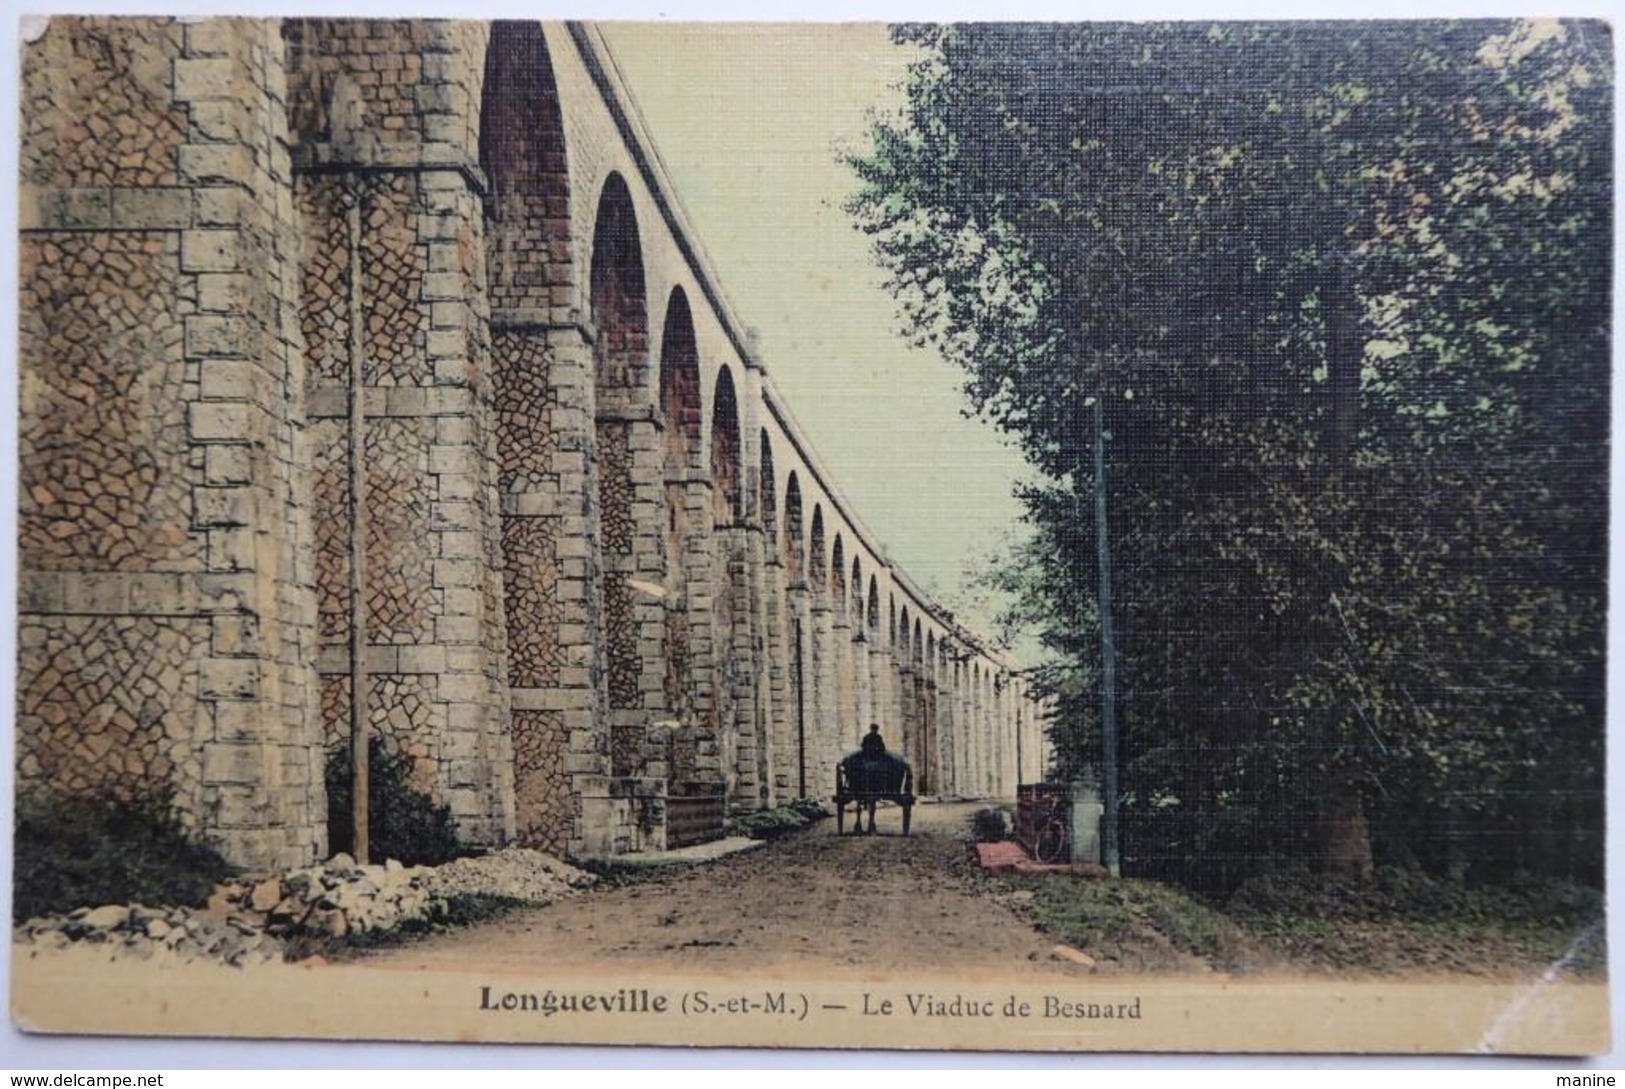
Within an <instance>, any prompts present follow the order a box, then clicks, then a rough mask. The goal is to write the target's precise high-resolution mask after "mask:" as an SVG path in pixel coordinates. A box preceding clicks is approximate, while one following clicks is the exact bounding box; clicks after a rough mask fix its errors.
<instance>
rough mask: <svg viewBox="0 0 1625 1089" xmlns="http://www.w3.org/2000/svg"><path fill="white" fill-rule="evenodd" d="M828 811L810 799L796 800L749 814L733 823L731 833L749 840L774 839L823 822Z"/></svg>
mask: <svg viewBox="0 0 1625 1089" xmlns="http://www.w3.org/2000/svg"><path fill="white" fill-rule="evenodd" d="M828 816H829V811H828V810H827V809H825V808H824V806H823V804H822V803H820V802H818V801H815V800H814V799H812V798H798V799H796V800H795V801H793V802H790V803H788V804H786V805H781V806H778V807H776V808H774V809H763V810H760V811H759V812H756V813H749V814H747V815H745V816H743V817H740V818H739V819H738V820H736V821H734V822H733V829H732V831H733V833H734V835H737V836H749V837H750V838H751V839H774V838H776V837H778V836H782V835H785V834H786V833H788V832H796V831H799V830H801V829H803V828H806V827H807V826H808V825H810V824H812V823H813V822H814V821H818V820H823V819H824V818H825V817H828Z"/></svg>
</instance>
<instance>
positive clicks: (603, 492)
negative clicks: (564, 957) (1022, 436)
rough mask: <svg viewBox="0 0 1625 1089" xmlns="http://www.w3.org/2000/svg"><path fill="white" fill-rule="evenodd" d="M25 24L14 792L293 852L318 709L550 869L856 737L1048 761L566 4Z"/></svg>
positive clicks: (315, 824)
mask: <svg viewBox="0 0 1625 1089" xmlns="http://www.w3.org/2000/svg"><path fill="white" fill-rule="evenodd" d="M23 50H24V56H23V65H22V81H23V89H22V96H23V101H22V107H23V108H22V123H21V132H20V135H21V149H20V165H21V179H20V182H21V209H20V216H21V219H20V227H21V238H20V248H21V265H20V272H21V298H20V304H19V312H20V356H19V358H20V369H21V387H20V389H21V392H20V410H21V419H20V467H21V480H20V489H19V505H20V509H19V535H20V557H21V559H20V564H19V579H20V587H19V593H20V602H19V663H18V666H19V672H18V688H17V754H16V759H17V780H18V788H19V792H20V796H22V797H34V798H48V797H61V796H73V795H81V796H83V795H93V796H114V797H124V798H135V797H138V796H143V795H146V796H157V797H160V798H162V799H164V800H165V801H167V802H169V803H170V804H172V805H174V806H175V807H176V809H177V810H178V811H179V812H180V813H181V814H182V816H183V819H184V820H185V821H186V822H187V823H188V824H189V825H190V826H191V827H193V828H194V829H196V830H197V831H198V832H199V833H200V834H202V835H204V836H206V837H207V838H208V839H210V840H211V841H212V842H214V843H215V844H217V845H218V846H220V847H221V848H222V849H223V850H224V852H225V853H226V854H227V856H228V857H229V858H231V859H232V860H233V861H235V862H238V863H240V864H243V865H246V866H251V867H261V868H272V867H282V866H292V865H299V864H304V863H306V862H309V861H310V860H312V859H314V858H317V857H320V856H322V855H323V854H324V853H325V852H326V849H327V844H326V798H325V791H324V786H323V762H324V759H325V756H326V753H327V752H328V751H329V750H330V749H332V748H334V747H336V746H338V745H340V744H342V743H343V739H345V738H347V737H348V736H349V733H350V730H351V728H352V722H353V721H359V722H360V723H362V724H364V725H365V726H366V727H367V728H368V729H369V730H370V731H372V732H373V733H374V734H376V735H378V736H379V737H381V738H382V739H383V740H384V743H385V744H386V745H387V746H388V747H389V748H390V749H391V750H393V751H396V752H398V753H401V754H404V755H406V756H408V757H409V758H410V760H411V764H412V767H413V768H414V769H415V771H414V776H415V779H416V781H417V784H418V785H419V787H420V788H421V789H423V790H424V791H425V792H427V793H429V794H431V795H432V796H433V797H434V798H435V799H437V800H438V801H440V802H443V803H445V804H447V805H449V806H450V808H451V810H452V813H453V814H454V816H455V818H456V820H457V823H458V826H459V829H460V832H461V834H462V835H463V836H464V837H465V838H466V839H467V840H468V841H469V842H471V843H477V844H501V843H513V842H517V843H522V844H529V845H535V846H538V847H541V848H544V849H548V850H552V851H555V852H566V851H568V852H571V853H574V854H578V855H606V854H614V853H620V852H627V851H636V850H646V849H658V848H661V847H664V846H666V845H668V844H670V843H677V842H682V841H686V840H687V839H690V838H704V837H706V836H709V835H715V834H720V832H721V830H722V822H723V820H724V819H725V814H738V813H742V812H747V811H750V810H753V809H757V808H760V807H764V806H771V805H775V804H778V803H780V802H781V801H784V800H788V799H790V798H794V797H798V796H804V795H810V796H824V797H827V796H828V795H829V794H830V792H831V791H832V790H833V786H834V782H833V778H834V772H833V764H834V762H835V760H836V759H837V758H838V756H839V755H840V754H841V753H843V752H844V751H846V750H849V749H851V748H853V747H855V745H856V744H857V742H858V740H859V737H860V736H861V734H862V733H863V731H864V727H865V725H866V724H867V723H869V722H871V721H872V722H877V723H879V724H880V726H881V727H882V729H883V731H884V733H885V736H886V738H887V739H888V741H889V742H890V744H891V745H892V747H893V748H899V747H900V748H901V749H902V751H903V753H904V755H906V757H907V758H908V759H909V760H910V761H911V762H912V763H913V765H914V767H915V769H916V775H917V789H918V791H919V792H920V793H923V794H927V795H933V794H935V795H979V796H1001V797H1002V796H1007V795H1010V794H1012V793H1013V791H1014V787H1015V784H1016V783H1017V781H1018V780H1032V779H1037V778H1040V777H1041V776H1042V773H1043V768H1042V766H1041V756H1040V752H1041V738H1042V723H1041V718H1042V714H1043V709H1042V707H1041V706H1039V705H1038V704H1037V703H1036V702H1035V701H1034V700H1033V699H1032V698H1030V697H1029V695H1028V694H1027V692H1026V691H1025V690H1024V686H1023V683H1022V680H1021V678H1020V677H1019V676H1018V675H1016V674H1015V673H1014V672H1013V671H1012V669H1011V668H1010V667H1009V665H1008V664H1007V663H1006V662H1005V661H1004V660H1002V659H1001V658H1000V656H999V655H998V654H997V653H996V652H995V651H994V650H992V649H991V648H990V647H989V645H988V644H987V643H986V642H984V641H982V640H980V639H978V637H977V636H976V635H975V634H974V633H972V632H970V631H967V630H966V629H965V628H963V627H962V626H960V625H959V624H958V623H956V622H955V621H954V619H953V618H952V617H951V616H950V615H948V614H947V613H946V612H945V611H944V610H943V609H941V608H939V607H938V606H937V605H935V604H933V602H932V601H931V600H930V599H929V598H928V597H927V596H926V595H925V594H923V593H922V592H921V591H920V590H919V588H918V587H917V586H915V585H914V584H913V583H911V582H910V581H909V579H908V577H907V575H905V574H904V572H902V571H901V570H899V569H898V567H897V566H896V565H895V564H893V563H892V562H891V561H890V560H889V559H888V558H887V554H886V551H885V549H884V548H883V546H882V544H881V542H879V541H877V540H876V539H875V538H874V536H873V535H872V534H871V533H870V532H869V531H868V530H867V529H865V527H864V526H863V524H862V522H861V521H860V520H859V519H858V517H857V516H856V514H855V513H854V512H853V510H852V509H851V507H850V505H849V504H848V502H847V501H846V500H845V499H844V498H843V497H842V495H841V492H840V490H839V488H838V487H837V485H836V482H835V481H834V480H832V479H831V477H830V474H829V473H828V471H827V470H826V469H825V468H824V467H823V466H822V465H821V464H820V461H819V458H818V456H817V453H816V451H815V450H814V449H813V448H812V447H811V446H810V444H809V443H808V441H807V438H806V436H805V435H804V434H803V433H802V432H801V430H800V429H799V428H798V427H797V425H796V422H795V419H794V417H793V416H792V414H791V412H790V410H789V407H788V406H787V405H786V404H785V403H784V401H783V399H782V398H781V397H780V395H779V394H778V393H777V392H776V391H775V389H774V386H773V384H772V382H771V381H770V380H769V377H768V371H767V367H766V365H765V363H764V361H763V360H762V359H761V358H760V356H759V353H758V352H757V350H756V349H755V347H754V346H753V343H752V339H751V337H750V336H749V335H748V334H747V332H746V329H745V327H744V326H743V325H742V324H741V322H740V320H739V318H738V316H737V315H736V314H735V313H734V312H733V310H732V309H731V308H730V306H729V303H728V301H727V299H726V296H725V295H724V293H723V290H722V286H721V285H720V284H719V283H718V280H717V277H716V275H715V272H714V271H713V269H712V267H711V265H710V263H709V262H708V260H707V258H706V256H705V253H704V251H703V249H702V248H701V246H700V245H699V243H698V240H697V239H696V237H695V234H694V232H693V231H692V230H691V229H690V227H689V226H688V224H687V223H686V221H685V218H684V213H683V210H682V208H681V206H680V204H679V203H678V200H677V197H676V194H675V193H674V191H673V188H672V185H671V182H670V180H669V178H668V177H667V175H666V173H665V171H664V169H663V167H662V165H661V162H660V159H659V157H658V155H657V154H656V153H655V150H654V147H653V145H652V143H651V142H650V139H649V137H648V135H647V133H646V132H645V130H644V127H643V124H642V122H641V120H640V117H639V114H638V111H637V109H636V107H635V105H634V104H633V102H632V99H631V97H630V96H629V95H628V93H627V90H626V88H625V86H624V85H623V83H622V80H621V78H620V77H619V75H618V73H617V70H616V65H615V60H614V58H613V56H612V55H611V53H610V52H609V50H608V48H607V47H606V44H605V42H604V40H603V38H602V37H601V36H600V34H599V32H598V31H597V30H596V29H595V28H594V27H593V26H592V25H590V24H578V23H571V24H559V25H555V24H546V25H544V24H539V23H523V22H499V23H494V24H493V23H485V22H464V21H369V20H328V19H291V20H243V19H209V20H189V19H122V18H118V19H113V18H65V17H53V18H51V19H50V20H49V21H45V22H41V21H35V22H33V23H31V24H29V26H28V28H27V30H26V33H25V44H24V46H23ZM876 471H880V472H883V471H885V469H884V467H883V466H877V467H876ZM352 703H354V704H355V706H354V707H352Z"/></svg>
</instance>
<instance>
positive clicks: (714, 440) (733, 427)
mask: <svg viewBox="0 0 1625 1089" xmlns="http://www.w3.org/2000/svg"><path fill="white" fill-rule="evenodd" d="M740 447H741V443H740V436H739V402H738V399H737V398H736V397H735V395H734V380H733V374H732V373H730V372H729V370H728V368H727V367H723V368H721V369H720V370H719V371H718V372H717V389H716V393H715V394H714V395H713V397H712V401H711V495H712V502H713V504H714V511H715V514H716V524H717V526H718V527H722V526H734V525H736V524H738V523H739V522H740V521H741V520H742V519H743V518H744V515H745V509H744V503H743V499H744V489H743V488H742V487H740V483H741V478H742V476H743V473H742V466H741V464H740V455H741V453H742V451H741V449H740Z"/></svg>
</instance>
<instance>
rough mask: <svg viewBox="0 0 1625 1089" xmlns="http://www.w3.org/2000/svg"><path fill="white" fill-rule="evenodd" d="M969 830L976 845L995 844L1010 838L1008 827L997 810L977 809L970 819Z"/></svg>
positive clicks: (1002, 815)
mask: <svg viewBox="0 0 1625 1089" xmlns="http://www.w3.org/2000/svg"><path fill="white" fill-rule="evenodd" d="M970 830H971V835H972V836H973V837H974V838H975V840H976V842H977V843H996V842H998V841H999V840H1002V839H1009V838H1010V826H1009V824H1007V823H1006V822H1005V819H1004V814H1003V813H1002V812H1000V811H999V810H997V809H992V808H988V809H978V810H977V811H976V815H975V816H973V817H971V823H970Z"/></svg>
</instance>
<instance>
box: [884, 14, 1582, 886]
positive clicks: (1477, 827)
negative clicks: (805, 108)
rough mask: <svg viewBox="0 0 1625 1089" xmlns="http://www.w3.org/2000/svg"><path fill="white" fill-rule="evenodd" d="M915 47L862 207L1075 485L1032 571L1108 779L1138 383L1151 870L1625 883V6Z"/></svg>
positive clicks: (1059, 662) (1217, 877)
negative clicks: (1098, 537) (1620, 65)
mask: <svg viewBox="0 0 1625 1089" xmlns="http://www.w3.org/2000/svg"><path fill="white" fill-rule="evenodd" d="M894 37H895V38H896V39H897V40H898V41H899V42H900V43H903V44H905V45H907V46H909V47H911V48H914V49H915V50H917V57H918V59H917V61H916V62H915V63H914V64H913V65H912V67H911V70H910V76H909V81H908V85H907V93H908V97H907V103H906V106H905V107H904V108H903V110H902V112H901V114H900V115H899V116H896V117H891V118H882V119H880V120H878V121H877V122H876V124H875V126H874V128H873V140H874V143H873V149H872V151H871V152H870V153H868V154H867V155H866V156H864V157H862V158H859V159H857V160H855V161H854V163H853V165H854V167H855V169H856V171H857V173H858V176H859V179H860V188H859V191H858V194H857V196H856V197H855V198H854V200H853V203H852V210H853V212H854V213H855V215H856V216H857V218H858V220H859V222H860V225H861V226H862V227H863V229H864V230H866V231H867V232H869V233H870V234H871V236H872V238H873V240H874V244H875V249H876V253H877V255H878V257H879V259H880V261H881V262H882V264H883V265H884V266H885V267H886V269H887V270H888V271H889V273H890V275H891V277H892V288H893V290H894V292H895V294H896V297H897V298H898V300H899V303H900V307H901V310H902V313H903V316H904V319H905V321H906V323H907V325H908V328H909V329H910V331H911V332H912V333H913V335H914V336H915V337H916V338H917V339H918V340H919V342H921V343H928V344H931V345H934V346H935V347H936V348H937V349H938V350H940V351H941V352H942V353H943V354H944V355H945V356H946V357H947V358H949V359H950V360H952V361H954V362H956V363H958V364H960V365H961V366H963V367H964V369H965V372H966V374H967V375H968V381H967V385H966V389H967V392H968V394H969V396H970V398H971V400H972V402H973V404H974V405H975V407H976V408H977V410H979V411H980V412H982V413H983V414H984V415H985V416H986V417H987V418H989V419H991V420H992V421H994V422H995V423H996V424H997V425H998V426H1000V427H1001V428H1003V429H1005V430H1006V431H1007V432H1009V433H1010V434H1011V435H1012V436H1014V437H1015V438H1016V440H1017V441H1018V442H1019V444H1020V446H1021V448H1022V449H1023V450H1024V452H1025V453H1026V454H1027V456H1028V458H1029V459H1030V460H1031V462H1032V463H1033V464H1034V465H1035V466H1036V467H1037V468H1038V469H1039V470H1040V473H1041V474H1042V477H1043V479H1044V480H1045V481H1046V483H1045V484H1043V485H1041V486H1039V487H1035V488H1032V489H1030V490H1028V492H1027V493H1026V494H1025V500H1026V503H1027V510H1028V518H1029V521H1030V523H1031V528H1032V530H1033V542H1032V544H1031V546H1030V547H1029V548H1027V549H1026V550H1024V551H1023V552H1021V553H1020V554H1019V555H1018V556H1017V557H1016V558H1015V559H1014V561H1013V562H1012V564H1011V565H1010V566H1009V567H1007V569H1006V570H1005V571H1004V572H1003V573H1002V575H1001V578H1002V579H1003V580H1004V581H1005V582H1006V584H1007V586H1008V588H1010V589H1012V590H1014V591H1016V600H1017V612H1018V614H1019V617H1018V618H1019V619H1020V620H1022V621H1024V622H1027V623H1032V624H1036V625H1037V626H1039V627H1040V628H1041V629H1042V636H1043V639H1044V641H1045V643H1046V645H1047V647H1048V648H1049V650H1050V652H1051V655H1052V660H1051V662H1050V663H1049V665H1048V666H1047V667H1046V671H1045V676H1046V680H1047V683H1048V685H1049V688H1050V690H1051V691H1052V692H1053V693H1054V694H1055V695H1056V697H1057V706H1058V708H1059V714H1058V715H1057V718H1056V722H1055V732H1056V743H1057V751H1058V753H1060V755H1061V757H1062V759H1063V760H1064V761H1067V762H1071V763H1073V764H1076V763H1085V762H1090V761H1092V760H1094V759H1095V745H1096V735H1097V732H1098V730H1097V726H1096V722H1097V719H1096V710H1095V709H1096V707H1097V706H1098V702H1099V696H1098V692H1097V687H1098V677H1099V675H1100V659H1099V653H1100V651H1099V642H1098V639H1097V637H1096V630H1097V627H1098V624H1099V610H1098V604H1097V601H1096V587H1097V585H1098V571H1097V566H1096V565H1097V555H1098V553H1097V550H1096V547H1095V545H1096V542H1095V532H1096V531H1095V523H1094V522H1093V520H1092V519H1091V518H1090V517H1089V511H1090V504H1091V503H1092V497H1093V493H1094V488H1095V484H1096V481H1095V479H1094V472H1093V468H1092V464H1091V459H1090V453H1091V444H1092V442H1093V440H1094V428H1095V425H1094V422H1093V416H1094V409H1093V406H1094V405H1095V403H1096V399H1099V401H1100V404H1101V405H1102V406H1103V420H1102V424H1101V427H1102V430H1103V433H1104V436H1105V439H1106V451H1107V454H1106V462H1107V465H1108V468H1107V471H1106V474H1105V477H1106V479H1105V482H1104V483H1105V489H1106V494H1107V499H1108V503H1107V506H1108V509H1109V512H1110V514H1109V526H1110V529H1109V537H1110V540H1111V545H1112V549H1111V551H1112V554H1113V555H1114V556H1115V560H1114V561H1113V567H1114V568H1115V570H1113V571H1112V576H1113V580H1114V582H1115V583H1116V585H1117V602H1116V607H1115V610H1114V616H1115V620H1116V625H1117V627H1118V628H1119V657H1118V668H1119V671H1120V676H1121V686H1122V700H1121V711H1120V716H1121V721H1122V780H1121V802H1122V806H1123V836H1124V858H1125V865H1126V866H1127V867H1128V869H1129V871H1130V872H1138V873H1141V874H1154V875H1160V876H1172V877H1175V878H1178V879H1180V880H1183V881H1185V882H1187V883H1190V884H1194V885H1199V886H1203V887H1207V888H1217V889H1226V888H1231V887H1234V886H1235V885H1237V884H1238V883H1240V882H1241V881H1243V880H1245V879H1247V878H1248V877H1249V876H1251V875H1254V874H1257V873H1259V872H1261V871H1263V870H1266V869H1268V868H1270V867H1271V866H1275V865H1281V866H1286V865H1290V864H1295V863H1310V864H1314V865H1318V866H1321V867H1322V868H1326V869H1333V870H1337V871H1340V872H1342V873H1344V874H1345V875H1348V874H1353V875H1355V876H1358V875H1359V874H1361V873H1364V874H1370V873H1371V871H1372V868H1373V866H1374V865H1380V864H1383V863H1393V864H1399V865H1418V864H1419V865H1422V866H1424V867H1427V868H1429V869H1432V870H1433V871H1435V872H1438V873H1454V874H1456V875H1458V876H1461V875H1465V876H1467V877H1470V878H1474V879H1500V878H1505V877H1508V876H1510V875H1512V874H1513V873H1514V872H1516V871H1519V870H1523V869H1535V870H1543V871H1547V872H1552V873H1559V874H1562V875H1565V876H1571V877H1576V878H1579V879H1583V880H1588V881H1600V871H1601V861H1602V840H1601V821H1602V805H1601V782H1602V742H1603V702H1602V698H1603V678H1604V646H1603V640H1604V573H1605V553H1606V520H1607V519H1606V507H1607V473H1606V470H1607V424H1608V419H1607V400H1608V396H1607V393H1608V383H1609V373H1608V367H1609V329H1608V313H1609V298H1610V295H1609V291H1610V284H1609V276H1608V268H1609V264H1610V259H1611V249H1610V246H1611V210H1610V209H1611V206H1610V194H1611V186H1612V179H1611V175H1610V170H1611V154H1612V153H1611V146H1610V129H1611V113H1610V111H1611V102H1612V85H1611V41H1610V39H1609V35H1608V31H1607V28H1606V27H1604V26H1602V25H1600V24H1595V23H1567V24H1559V23H1488V22H1464V23H1443V22H1432V23H1404V24H1395V23H1357V24H1356V23H1345V24H1337V23H1315V24H1310V23H1302V24H1297V23H1268V24H1215V25H1204V24H1195V23H1184V24H1092V25H1090V24H1083V25H1065V26H1061V25H975V26H948V27H942V26H904V27H899V28H896V29H895V31H894ZM1062 770H1063V771H1064V770H1066V769H1064V768H1063V769H1062Z"/></svg>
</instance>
